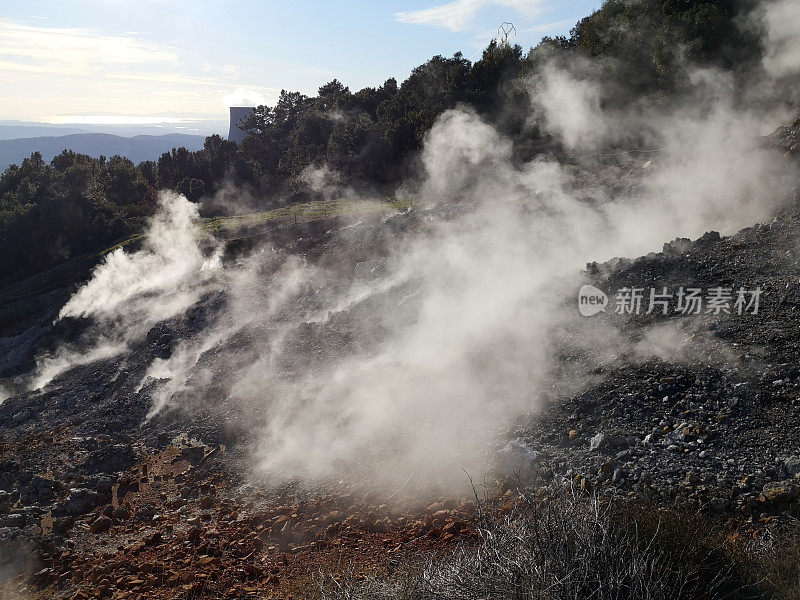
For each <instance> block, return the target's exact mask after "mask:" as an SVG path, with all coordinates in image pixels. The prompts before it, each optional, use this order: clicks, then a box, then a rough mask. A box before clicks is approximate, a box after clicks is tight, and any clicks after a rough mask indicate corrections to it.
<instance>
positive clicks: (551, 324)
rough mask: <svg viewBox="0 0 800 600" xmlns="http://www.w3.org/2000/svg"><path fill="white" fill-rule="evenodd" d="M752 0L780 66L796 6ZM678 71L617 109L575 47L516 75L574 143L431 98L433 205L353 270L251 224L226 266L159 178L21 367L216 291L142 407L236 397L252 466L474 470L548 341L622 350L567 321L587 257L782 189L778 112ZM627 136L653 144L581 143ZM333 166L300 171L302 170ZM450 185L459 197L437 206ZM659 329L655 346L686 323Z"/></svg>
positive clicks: (50, 360)
mask: <svg viewBox="0 0 800 600" xmlns="http://www.w3.org/2000/svg"><path fill="white" fill-rule="evenodd" d="M767 13H768V14H769V15H770V19H771V20H768V23H769V27H770V32H771V34H770V35H771V38H770V39H774V41H775V44H774V45H773V46H772V47H770V51H769V53H768V55H767V61H768V62H767V67H768V69H769V70H770V72H772V73H774V74H775V75H776V76H777V75H780V76H783V75H785V74H786V69H789V68H790V67H796V65H797V64H798V61H797V60H796V53H797V48H798V45H797V44H798V37H797V34H798V32H800V28H796V27H795V28H794V29H792V30H791V31H790V30H788V29H787V28H786V27H783V25H782V24H784V23H786V22H789V21H790V20H791V19H796V18H797V15H798V9H797V6H796V3H790V2H782V3H775V4H771V5H769V6H768V10H767ZM792 57H795V58H792ZM686 74H687V77H689V78H690V79H691V81H692V91H691V94H690V98H688V99H687V101H686V102H685V103H679V102H671V103H670V106H669V107H668V108H667V107H660V106H657V105H656V106H649V107H640V108H637V109H635V110H632V111H630V112H628V113H627V114H625V115H620V114H617V113H613V112H606V111H605V110H604V109H603V107H602V105H601V103H600V101H599V98H600V97H601V94H600V89H601V87H600V86H601V82H600V81H598V80H597V79H596V78H594V77H593V76H591V75H587V74H586V73H585V71H584V70H583V69H582V68H580V65H578V66H576V67H575V68H574V69H570V68H568V67H564V66H561V67H559V68H556V67H555V66H551V67H548V68H546V69H544V71H543V74H542V75H541V76H540V77H539V78H537V80H536V81H531V82H529V83H530V85H531V96H532V98H533V106H531V113H530V115H531V116H530V118H531V122H532V123H535V124H537V125H538V126H540V127H541V128H542V129H543V130H545V131H548V132H549V133H550V134H551V135H553V136H555V137H556V138H557V139H558V140H559V141H560V142H561V143H562V144H563V147H564V148H566V149H567V151H568V152H570V153H574V154H575V155H576V156H577V157H578V158H576V159H575V160H572V159H571V160H570V161H569V162H568V163H566V164H565V163H563V162H558V161H556V160H553V159H545V158H538V159H535V160H533V161H531V162H528V163H526V164H521V165H520V164H517V163H515V161H514V160H513V157H512V144H511V142H510V140H508V139H506V138H504V137H503V135H501V134H500V133H499V132H498V131H497V130H495V129H494V128H493V127H492V126H491V125H489V124H487V123H486V122H484V121H482V120H481V118H480V117H479V116H478V115H476V114H475V113H474V112H472V111H471V110H469V109H467V108H459V109H457V110H451V111H448V112H446V113H445V114H443V115H441V116H440V117H439V119H438V120H437V122H436V124H435V125H434V127H433V128H432V130H431V131H430V133H429V135H428V137H427V139H426V141H425V147H424V151H423V153H422V164H423V172H422V174H421V176H420V179H419V180H418V181H414V182H406V184H405V185H404V188H403V189H406V190H408V189H413V190H414V192H415V194H416V196H417V198H418V204H419V206H421V207H426V206H429V207H434V209H433V210H432V211H431V212H430V213H429V215H430V218H428V219H427V220H426V219H421V225H420V226H418V227H416V228H414V229H412V231H411V232H409V233H407V234H405V235H397V236H395V237H393V238H391V239H390V240H388V241H387V243H386V245H385V247H384V248H383V249H382V251H381V257H380V258H382V259H383V260H382V262H380V263H379V264H380V269H379V270H378V272H375V273H372V272H371V273H370V275H369V276H359V275H357V274H354V272H353V269H352V265H351V266H350V268H349V269H347V270H342V269H341V267H340V266H337V267H328V266H325V265H326V264H334V262H333V261H329V262H327V263H326V261H325V260H324V257H323V260H318V261H315V262H313V263H312V262H309V261H306V260H305V259H302V258H299V257H298V256H296V255H291V254H283V253H281V252H278V251H275V250H274V249H273V248H272V247H271V246H270V245H269V244H268V243H265V244H264V245H262V246H261V247H259V248H258V249H257V250H255V251H253V252H252V253H250V254H249V255H248V256H245V257H242V258H240V259H237V260H235V261H229V262H227V263H226V264H225V265H224V266H223V264H222V262H221V260H220V251H219V249H217V248H216V246H215V242H213V241H212V240H210V239H209V238H207V237H204V236H202V235H201V233H200V232H201V230H200V229H199V228H198V225H197V222H198V219H197V210H196V207H195V206H193V205H192V204H191V203H189V202H188V201H187V200H186V199H185V198H183V197H181V196H176V195H174V194H171V193H167V194H163V195H162V201H161V210H160V212H159V214H158V215H157V216H156V218H155V219H154V221H153V223H152V225H151V227H150V229H149V231H148V233H147V235H146V239H145V241H144V244H143V247H142V249H141V250H138V251H136V252H133V253H125V252H124V251H123V250H117V251H115V252H114V253H112V254H110V255H109V256H108V258H107V259H106V261H105V262H104V263H103V264H102V265H101V266H99V267H98V268H97V269H96V271H95V273H94V276H93V277H92V279H91V280H90V281H89V282H88V283H87V284H86V285H85V286H84V287H83V288H82V289H80V290H79V291H78V292H77V293H76V294H75V296H74V297H73V298H71V299H70V301H69V302H68V303H67V304H66V305H65V306H64V308H63V309H62V311H61V315H60V316H61V317H62V318H64V317H73V318H75V317H88V318H91V319H92V320H93V326H92V331H93V334H92V335H93V337H92V339H91V340H90V342H89V343H87V344H84V345H81V346H69V347H64V348H62V349H61V350H59V351H58V352H57V353H56V354H55V355H52V356H47V357H43V358H42V359H41V360H40V364H39V367H38V371H37V374H36V378H35V386H37V387H38V386H42V385H44V384H45V383H47V382H48V381H50V380H52V379H53V378H54V377H56V376H57V375H58V374H60V373H62V372H64V371H65V370H67V369H68V368H70V367H71V366H74V365H75V364H80V363H84V362H87V361H91V360H96V359H97V358H101V357H106V356H110V355H113V354H115V353H119V352H124V351H125V350H126V349H127V348H129V347H130V345H131V344H132V343H133V342H134V341H135V340H137V339H141V337H142V336H144V335H145V334H146V332H147V331H148V329H149V328H150V327H152V326H153V324H155V323H157V322H159V321H161V320H164V319H166V318H168V317H171V316H174V315H177V314H181V313H182V312H184V311H186V310H187V309H188V308H189V307H190V306H192V305H193V304H195V303H197V302H198V301H201V298H202V297H203V294H205V293H206V292H208V291H209V290H212V289H213V290H216V291H219V292H220V293H222V294H223V295H224V297H225V304H224V308H222V309H221V310H220V312H219V314H218V315H217V316H216V318H214V319H213V320H212V322H211V324H210V325H208V326H207V328H206V329H204V330H203V331H201V332H200V333H198V334H197V335H195V336H194V337H192V338H190V339H186V340H184V341H183V342H182V343H181V344H179V345H178V346H177V347H175V348H174V349H173V350H172V353H171V355H170V356H169V357H167V358H157V359H155V360H154V361H153V362H152V364H150V366H149V369H148V371H147V374H146V375H145V377H144V378H143V379H142V381H141V383H140V386H139V393H140V394H143V395H147V398H148V399H149V400H150V401H151V403H152V404H151V405H152V409H151V413H150V417H151V418H152V417H155V416H157V415H158V414H160V413H161V412H162V411H166V410H181V409H186V410H190V409H191V407H192V406H193V405H195V404H197V403H200V402H205V403H208V402H221V401H223V400H224V401H225V402H227V403H229V404H230V405H233V406H237V407H239V410H240V411H242V412H243V413H245V414H247V415H249V416H250V422H251V423H252V427H253V433H254V434H255V437H256V438H257V440H258V442H257V444H256V446H257V447H256V451H255V456H256V459H255V463H256V466H257V467H258V469H259V470H260V471H262V472H264V473H266V474H267V475H268V476H270V477H273V478H306V479H311V480H315V479H320V478H325V477H329V476H333V475H336V476H341V475H342V474H349V475H351V476H359V477H367V478H369V479H370V481H372V482H374V484H375V485H381V484H386V485H390V484H391V485H395V484H397V483H398V482H400V483H402V482H403V481H405V480H406V479H407V478H408V477H409V475H410V474H412V473H413V474H414V475H415V477H416V478H417V481H418V482H419V483H421V484H423V485H428V484H430V485H434V484H437V483H444V484H448V485H449V484H453V483H454V482H458V481H463V476H462V471H461V468H462V467H463V468H465V469H467V470H468V471H470V472H473V473H478V472H481V471H482V470H483V468H484V467H485V465H486V464H487V463H488V459H487V456H486V451H487V448H488V447H489V445H490V442H491V441H492V440H493V439H494V438H495V436H496V435H497V433H498V432H499V431H500V430H502V429H503V428H504V427H507V426H508V425H509V424H510V423H512V422H513V420H514V419H515V418H517V417H520V416H522V415H524V414H525V413H527V412H530V411H535V410H537V409H538V408H539V406H540V402H541V401H542V398H543V397H545V396H546V394H547V393H548V391H550V390H552V388H553V386H554V385H556V384H557V383H558V382H557V381H554V380H553V379H552V378H551V374H552V368H553V366H554V362H555V359H554V355H555V349H554V345H555V344H556V343H558V342H557V340H560V341H561V343H563V342H564V341H565V339H567V338H568V340H567V341H568V342H569V343H570V344H572V345H574V346H575V347H577V348H579V349H582V350H583V351H584V353H585V354H586V355H591V356H592V358H591V359H587V360H588V362H587V365H586V366H589V364H590V363H591V362H603V361H604V360H608V359H611V358H613V357H615V356H617V355H618V354H619V353H620V352H622V351H623V350H626V349H628V344H629V342H626V341H625V340H624V339H623V337H622V336H621V334H619V333H618V332H616V331H615V330H614V329H613V328H612V327H610V326H609V325H607V324H606V325H604V324H603V321H602V320H595V321H591V322H590V321H587V320H581V317H579V316H577V311H575V309H574V306H573V305H572V303H566V302H565V298H567V297H569V295H570V294H571V293H572V291H573V290H574V289H575V285H576V283H578V282H579V277H580V270H581V268H582V267H583V265H585V263H586V262H587V261H590V260H604V259H608V258H611V257H612V256H638V255H640V254H643V253H646V252H648V251H652V250H658V249H659V246H660V244H661V243H662V242H663V241H665V240H669V239H672V238H674V237H676V236H685V237H696V236H699V235H701V234H702V233H704V232H705V231H707V230H711V229H716V230H720V231H722V232H724V233H731V232H733V231H735V230H737V229H738V228H741V227H743V226H746V225H749V224H752V223H753V222H754V221H757V220H761V219H765V218H767V217H769V216H770V215H771V213H772V212H773V211H774V210H775V209H776V207H777V206H778V204H779V202H780V199H781V196H780V190H779V181H780V177H781V176H788V175H787V174H786V172H784V171H783V169H782V165H781V163H780V161H779V160H776V157H775V156H774V155H773V154H771V153H770V152H769V151H768V150H767V149H765V148H764V147H763V145H762V143H761V142H760V138H759V136H762V135H764V134H766V133H768V132H769V131H770V130H771V129H773V128H774V127H775V126H776V125H777V124H778V123H779V122H780V121H781V120H782V119H784V118H785V117H786V116H787V115H786V113H784V112H781V111H774V110H769V111H768V110H766V109H760V110H742V109H739V108H737V104H736V102H735V101H734V86H733V85H732V83H731V82H730V80H729V79H728V78H727V76H725V75H724V74H721V73H718V72H714V71H709V70H697V69H694V68H691V67H688V66H687V70H686ZM631 139H637V140H638V142H639V143H640V144H641V145H639V146H637V149H641V148H645V149H648V150H649V151H652V152H651V153H650V154H646V155H643V154H636V153H631V154H629V155H625V156H621V157H620V156H614V157H612V158H610V159H607V158H603V157H600V156H596V155H591V154H592V153H591V150H592V149H593V148H597V147H598V145H600V144H612V145H617V146H619V145H620V144H622V143H625V142H629V141H630V140H631ZM586 154H590V156H586ZM620 154H622V153H620ZM330 176H331V172H330V171H329V170H327V169H321V170H318V171H314V172H311V171H309V172H308V173H307V177H308V178H309V179H311V180H313V182H314V183H315V185H317V187H319V188H324V186H325V185H326V182H328V181H329V179H330ZM336 183H337V185H338V183H339V182H338V181H337V182H336ZM449 204H457V205H458V206H459V207H460V209H459V210H458V211H456V212H455V213H453V211H450V212H447V211H444V210H441V207H442V206H444V205H449ZM446 214H447V215H449V216H447V217H446V216H445V215H446ZM406 218H410V217H406ZM350 234H351V231H350V230H342V231H340V232H339V239H338V242H337V243H336V244H331V246H330V248H329V250H330V252H331V253H335V252H338V251H340V249H341V248H345V249H346V248H348V244H350V238H349V237H348V236H349V235H350ZM345 251H346V250H345ZM373 258H376V259H377V258H379V257H378V256H375V257H373ZM335 264H337V265H339V263H335ZM654 336H656V337H657V340H656V341H657V342H658V343H653V344H652V349H651V351H652V352H654V353H661V352H666V351H667V350H669V348H668V347H669V346H672V345H675V344H680V343H681V340H680V339H677V338H676V339H674V340H673V339H672V337H671V336H670V335H667V334H665V333H664V332H663V331H662V332H661V333H659V332H656V333H655V334H654ZM651 339H654V340H655V339H656V338H651ZM635 351H636V352H637V353H639V354H642V353H644V354H647V352H648V349H647V348H646V347H642V345H641V344H640V345H638V346H636V348H635ZM574 375H575V377H576V379H579V373H575V374H574Z"/></svg>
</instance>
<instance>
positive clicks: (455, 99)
mask: <svg viewBox="0 0 800 600" xmlns="http://www.w3.org/2000/svg"><path fill="white" fill-rule="evenodd" d="M752 10H753V4H752V2H751V0H738V1H737V0H715V1H707V0H706V1H704V0H606V2H605V3H604V4H603V6H602V7H601V8H600V9H599V10H597V11H596V12H594V13H593V14H592V15H590V16H588V17H586V18H584V19H583V20H581V21H580V22H579V23H578V24H577V25H576V26H575V27H574V28H573V29H572V31H571V33H570V36H569V37H556V38H549V37H546V38H544V39H543V40H542V41H541V43H540V44H538V45H537V46H536V47H534V48H532V49H530V50H529V51H528V52H525V51H524V50H523V49H522V48H521V47H520V46H517V45H510V44H506V43H495V42H492V43H491V44H490V45H489V46H488V47H487V48H486V49H485V50H484V52H483V55H482V56H481V58H480V59H479V60H477V61H476V62H471V61H469V60H467V59H465V58H464V57H463V56H462V55H461V54H460V53H459V54H456V55H454V56H453V57H451V58H445V57H442V56H434V57H433V58H431V59H430V60H429V61H428V62H426V63H425V64H422V65H420V66H418V67H417V68H415V69H414V70H413V71H412V73H411V75H410V76H409V77H408V78H407V79H406V80H405V81H403V82H402V83H401V84H398V83H397V81H396V80H395V79H389V80H387V81H386V82H384V83H383V84H382V85H380V86H379V87H374V88H372V87H368V88H364V89H362V90H359V91H356V92H352V91H351V90H350V89H348V87H346V86H345V85H344V84H342V83H341V82H339V81H338V80H333V81H331V82H330V83H327V84H325V85H323V86H322V87H320V88H319V91H318V94H317V95H316V96H314V97H310V96H306V95H304V94H301V93H298V92H287V91H282V92H281V94H280V98H279V99H278V101H277V103H276V104H275V105H274V106H259V107H258V108H256V109H254V110H253V111H252V112H251V114H250V116H249V118H248V119H247V121H246V127H247V129H248V131H250V132H251V133H250V135H249V136H248V137H247V138H246V139H245V140H244V141H243V142H242V143H241V145H239V146H237V145H236V144H234V143H232V142H228V141H226V140H223V139H222V138H220V137H219V136H217V135H214V136H211V137H209V138H207V139H206V142H205V147H204V148H203V150H200V151H198V152H189V151H188V150H186V149H185V148H177V149H173V150H172V151H171V152H170V153H165V154H163V155H162V156H161V158H159V159H158V161H155V162H153V161H147V162H143V163H141V164H139V165H138V166H137V165H134V164H133V163H132V162H131V161H130V160H128V159H125V158H122V157H119V156H114V157H112V158H110V159H106V158H100V159H94V158H91V157H88V156H84V155H78V154H75V153H73V152H69V151H64V152H63V153H62V154H61V155H59V156H57V157H56V158H54V159H53V161H52V162H51V163H50V164H46V163H44V161H43V160H42V158H41V156H40V155H39V154H33V155H32V156H31V157H30V158H27V159H25V160H24V161H23V162H22V164H21V165H12V166H11V167H9V168H8V169H7V170H6V171H5V172H4V173H3V174H2V176H0V252H2V255H3V256H4V260H3V262H2V266H0V277H4V278H8V277H19V276H20V275H23V274H30V273H33V272H36V271H40V270H42V269H46V268H49V267H51V266H53V265H55V264H58V263H59V262H62V261H64V260H66V259H68V258H70V257H72V256H76V255H79V254H82V253H85V252H88V251H91V250H94V249H97V248H100V247H103V246H107V245H109V244H111V243H114V242H115V241H116V240H118V239H120V238H122V237H124V236H126V235H129V234H131V233H132V232H134V231H136V230H138V229H140V228H141V227H142V225H143V223H144V221H145V219H146V217H147V216H148V215H150V214H152V212H153V210H154V209H155V204H156V190H157V189H160V188H170V189H176V190H179V191H181V192H183V193H184V194H186V196H187V197H188V198H189V199H190V200H193V201H197V200H199V199H200V198H201V197H203V196H205V195H209V194H213V193H214V192H215V191H216V190H217V189H219V188H220V186H222V185H224V184H233V185H236V186H242V187H246V188H249V189H250V190H251V191H252V193H253V196H254V197H256V198H262V199H263V203H264V207H265V208H267V207H271V206H275V205H276V203H286V202H294V201H298V200H302V199H307V198H309V197H310V196H313V192H312V191H311V190H310V189H308V186H307V185H306V183H305V182H304V177H303V173H304V171H305V170H306V169H307V168H309V167H312V168H313V167H319V166H322V165H329V166H330V167H331V168H332V169H335V170H336V171H337V172H339V173H340V174H341V175H342V177H343V179H344V180H346V181H347V182H348V183H349V184H351V185H353V186H354V187H356V188H358V187H359V186H361V187H363V188H364V189H369V190H372V191H375V192H378V193H387V194H388V193H390V192H391V190H392V189H393V186H394V185H395V184H397V182H398V181H400V180H401V179H402V178H403V177H404V176H405V175H406V174H408V173H409V172H410V171H411V170H412V169H413V162H414V159H415V157H416V155H417V152H418V150H419V149H420V148H421V146H422V143H423V140H424V138H425V135H426V133H427V132H428V130H429V129H430V128H431V126H432V125H433V123H434V121H435V120H436V118H437V116H439V115H440V114H441V113H442V112H443V111H445V110H447V109H450V108H453V107H455V106H456V105H458V104H460V103H463V104H466V105H470V106H472V107H473V108H474V110H476V111H477V112H478V113H479V114H480V115H481V116H482V117H483V118H485V119H486V120H488V121H489V122H492V123H493V124H494V125H495V126H496V127H498V128H499V129H500V130H501V131H503V132H504V133H505V134H506V135H508V136H509V137H510V138H511V139H512V140H514V142H515V151H516V152H517V154H518V156H519V157H520V158H522V159H525V158H530V157H531V156H533V155H535V154H537V153H539V152H542V151H552V152H557V151H558V149H557V148H554V147H553V142H552V140H549V139H548V138H547V136H546V135H545V134H544V133H542V132H539V131H537V130H536V129H535V128H534V129H531V127H530V125H529V124H528V125H526V122H527V121H526V115H527V108H528V107H529V102H530V99H529V97H528V93H529V92H528V87H526V85H522V83H521V82H522V81H523V80H525V81H528V82H530V81H531V76H532V75H534V74H535V73H536V72H537V70H538V69H541V67H542V65H544V64H545V63H546V62H548V61H556V62H558V61H564V62H566V61H569V60H572V59H574V58H576V57H580V58H583V59H586V61H588V62H589V64H592V65H594V66H595V68H597V69H602V73H603V77H604V80H608V81H610V82H615V85H613V86H609V89H613V90H614V94H613V95H609V96H608V97H606V98H603V102H605V103H607V104H613V103H618V104H625V103H629V102H636V101H641V99H643V98H647V97H654V98H668V97H669V96H670V94H673V93H676V92H679V91H680V88H681V85H682V78H681V73H680V65H681V64H682V62H683V61H685V60H687V59H689V60H691V61H692V62H695V63H700V64H709V65H714V66H717V67H719V68H722V69H727V70H729V71H731V72H732V73H734V75H737V76H741V77H743V76H744V75H743V74H745V73H747V74H748V76H751V75H752V72H753V70H754V69H757V68H758V65H759V64H760V57H761V45H760V43H759V40H760V37H759V32H758V31H757V30H756V29H757V28H756V29H753V30H748V29H747V28H742V27H741V26H740V23H742V22H743V21H745V19H744V17H745V16H750V14H751V11H752ZM748 22H752V20H748Z"/></svg>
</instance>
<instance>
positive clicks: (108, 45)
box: [0, 19, 178, 73]
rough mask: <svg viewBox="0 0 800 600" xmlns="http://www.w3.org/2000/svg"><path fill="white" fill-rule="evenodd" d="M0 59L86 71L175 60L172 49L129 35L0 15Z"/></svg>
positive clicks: (35, 67)
mask: <svg viewBox="0 0 800 600" xmlns="http://www.w3.org/2000/svg"><path fill="white" fill-rule="evenodd" d="M0 59H2V61H3V63H4V64H5V65H6V66H8V65H9V64H14V65H17V67H21V68H27V69H33V70H40V69H43V68H45V69H48V70H58V71H61V72H68V73H85V72H87V71H95V70H98V69H105V68H109V67H115V68H119V67H128V66H130V65H135V64H159V63H160V64H168V65H176V64H178V57H177V55H176V54H175V52H174V51H173V50H172V49H170V48H167V47H163V46H158V45H155V44H152V43H149V42H145V41H142V40H139V39H137V38H135V37H132V36H128V35H101V34H98V33H96V32H93V31H91V30H88V29H78V28H68V27H42V26H32V25H23V24H21V23H16V22H14V21H9V20H7V19H0Z"/></svg>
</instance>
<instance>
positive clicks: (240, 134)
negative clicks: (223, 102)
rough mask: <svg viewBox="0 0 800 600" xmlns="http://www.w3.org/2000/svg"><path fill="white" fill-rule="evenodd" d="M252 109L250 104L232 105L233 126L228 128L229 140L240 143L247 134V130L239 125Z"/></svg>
mask: <svg viewBox="0 0 800 600" xmlns="http://www.w3.org/2000/svg"><path fill="white" fill-rule="evenodd" d="M251 110H252V107H250V106H231V127H230V129H229V130H228V141H230V142H236V143H237V144H239V143H240V142H241V141H242V140H243V139H244V138H245V136H247V132H246V131H242V130H241V129H239V127H238V125H240V124H241V123H242V121H243V120H244V118H245V117H246V116H247V115H249V114H250V111H251Z"/></svg>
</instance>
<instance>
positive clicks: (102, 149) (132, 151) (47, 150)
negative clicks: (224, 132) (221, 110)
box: [0, 133, 205, 171]
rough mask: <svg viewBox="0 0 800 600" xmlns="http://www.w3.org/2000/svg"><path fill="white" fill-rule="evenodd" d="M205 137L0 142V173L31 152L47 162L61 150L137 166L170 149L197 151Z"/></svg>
mask: <svg viewBox="0 0 800 600" xmlns="http://www.w3.org/2000/svg"><path fill="white" fill-rule="evenodd" d="M204 141H205V136H202V135H187V134H183V133H171V134H167V135H137V136H134V137H122V136H119V135H111V134H108V133H73V134H70V135H61V136H44V137H28V138H21V139H13V140H0V171H4V170H5V169H6V168H8V166H9V165H12V164H19V163H20V162H22V159H24V158H26V157H28V156H30V155H31V153H33V152H41V153H42V157H43V158H44V159H45V161H47V162H50V161H51V160H52V159H53V157H54V156H56V155H58V154H60V153H61V151H62V150H64V149H69V150H73V151H75V152H78V153H80V154H88V155H90V156H94V157H99V156H100V155H103V156H106V157H111V156H114V155H115V154H119V155H120V156H125V157H127V158H130V159H131V160H132V161H133V162H135V163H139V162H141V161H143V160H155V159H157V158H158V157H159V156H161V155H162V154H163V153H164V152H169V151H170V150H171V149H172V148H179V147H181V146H184V147H185V148H186V149H187V150H190V151H194V150H200V149H201V148H202V147H203V142H204Z"/></svg>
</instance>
